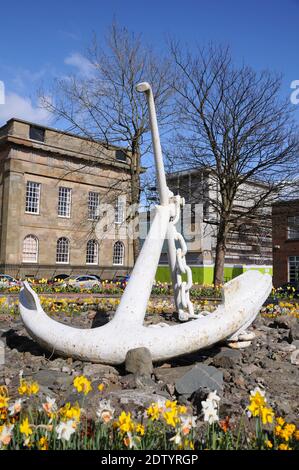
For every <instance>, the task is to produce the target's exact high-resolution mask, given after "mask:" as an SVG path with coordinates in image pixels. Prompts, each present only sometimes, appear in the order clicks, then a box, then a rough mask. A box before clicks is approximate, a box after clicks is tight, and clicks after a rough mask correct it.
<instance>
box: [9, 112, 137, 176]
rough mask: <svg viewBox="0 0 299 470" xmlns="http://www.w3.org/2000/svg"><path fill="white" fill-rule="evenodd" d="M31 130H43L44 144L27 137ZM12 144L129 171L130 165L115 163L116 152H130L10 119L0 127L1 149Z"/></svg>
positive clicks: (68, 133)
mask: <svg viewBox="0 0 299 470" xmlns="http://www.w3.org/2000/svg"><path fill="white" fill-rule="evenodd" d="M15 124H23V125H24V128H26V127H27V128H28V132H27V133H26V134H24V132H20V130H16V129H15V128H14V125H15ZM30 127H34V128H39V129H43V130H44V131H45V139H44V140H34V139H30V137H29V129H30ZM8 143H10V144H15V145H19V146H23V147H31V148H36V149H39V150H42V151H46V152H51V153H54V154H56V155H57V154H60V155H62V156H64V157H73V158H79V159H83V160H90V161H92V162H93V163H96V162H100V163H101V164H104V165H109V166H114V167H119V168H121V169H123V170H128V169H129V165H128V163H127V162H125V161H120V160H117V159H116V151H121V152H123V153H124V154H125V155H128V154H129V152H128V151H126V150H125V149H124V148H122V147H118V146H115V145H106V144H105V143H103V142H101V141H98V140H93V139H89V138H88V137H85V136H80V135H77V134H74V133H71V132H67V131H64V130H60V129H56V128H52V127H49V126H44V125H41V124H37V123H33V122H30V121H26V120H23V119H18V118H11V119H9V120H8V121H7V122H6V124H4V125H3V126H2V127H0V146H1V145H7V144H8Z"/></svg>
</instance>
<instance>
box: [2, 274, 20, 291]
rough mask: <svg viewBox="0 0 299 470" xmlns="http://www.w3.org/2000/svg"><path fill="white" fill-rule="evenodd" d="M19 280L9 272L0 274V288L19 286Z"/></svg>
mask: <svg viewBox="0 0 299 470" xmlns="http://www.w3.org/2000/svg"><path fill="white" fill-rule="evenodd" d="M20 285H21V282H20V281H17V280H16V279H15V278H14V277H12V276H10V275H9V274H0V288H4V287H14V286H20Z"/></svg>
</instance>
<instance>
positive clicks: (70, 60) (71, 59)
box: [64, 52, 93, 77]
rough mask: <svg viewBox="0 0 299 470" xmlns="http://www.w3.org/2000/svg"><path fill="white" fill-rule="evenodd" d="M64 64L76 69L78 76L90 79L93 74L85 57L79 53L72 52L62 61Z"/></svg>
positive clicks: (91, 67)
mask: <svg viewBox="0 0 299 470" xmlns="http://www.w3.org/2000/svg"><path fill="white" fill-rule="evenodd" d="M64 63H65V64H67V65H72V66H73V67H76V68H77V69H78V72H79V74H80V75H82V76H85V77H90V76H91V75H92V74H93V65H92V64H91V62H89V60H88V59H86V57H83V55H81V54H80V53H79V52H74V53H73V54H71V55H69V56H68V57H66V58H65V59H64Z"/></svg>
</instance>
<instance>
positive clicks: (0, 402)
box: [0, 395, 9, 409]
mask: <svg viewBox="0 0 299 470" xmlns="http://www.w3.org/2000/svg"><path fill="white" fill-rule="evenodd" d="M8 401H9V398H8V397H6V396H4V395H0V409H1V408H7V407H8Z"/></svg>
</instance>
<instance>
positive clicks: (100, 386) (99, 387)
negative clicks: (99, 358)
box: [98, 384, 105, 392]
mask: <svg viewBox="0 0 299 470" xmlns="http://www.w3.org/2000/svg"><path fill="white" fill-rule="evenodd" d="M104 388H105V385H104V384H99V385H98V390H99V391H100V392H102V391H103V390H104Z"/></svg>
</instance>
